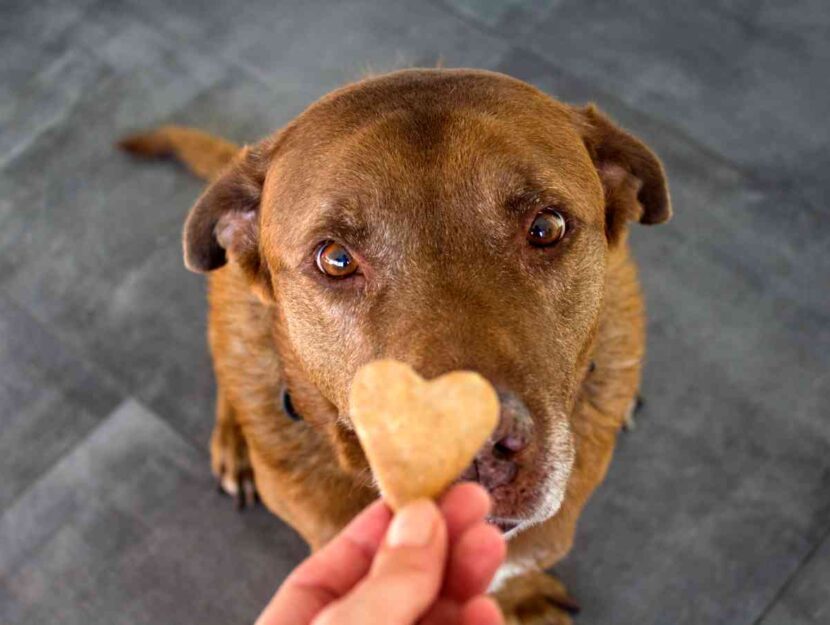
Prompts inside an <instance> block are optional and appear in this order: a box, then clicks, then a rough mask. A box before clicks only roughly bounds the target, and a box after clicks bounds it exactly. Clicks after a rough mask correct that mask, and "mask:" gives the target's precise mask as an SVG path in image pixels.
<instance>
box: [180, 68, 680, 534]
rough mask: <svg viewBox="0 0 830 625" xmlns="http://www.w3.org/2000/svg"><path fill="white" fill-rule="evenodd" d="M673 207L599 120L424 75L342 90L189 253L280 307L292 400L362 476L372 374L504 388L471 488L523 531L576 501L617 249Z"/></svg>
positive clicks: (239, 168) (629, 146)
mask: <svg viewBox="0 0 830 625" xmlns="http://www.w3.org/2000/svg"><path fill="white" fill-rule="evenodd" d="M614 137H616V142H615V143H614V144H613V145H610V144H609V143H608V141H609V138H610V139H613V138H614ZM603 141H604V142H605V143H603ZM644 162H645V165H644V164H643V163H644ZM654 175H657V176H658V177H659V180H654V179H653V176H654ZM200 207H201V208H200ZM668 211H669V207H668V197H667V195H666V192H665V182H664V180H663V178H662V170H661V168H660V166H659V163H657V161H656V159H654V157H653V155H652V154H651V153H650V152H649V151H648V150H647V149H646V148H645V147H644V146H642V144H640V143H639V142H637V141H636V140H634V139H632V138H631V137H630V136H628V135H625V134H624V133H622V132H621V131H619V130H618V129H616V128H615V127H613V126H612V125H610V123H609V122H607V121H606V120H605V119H604V118H602V117H601V116H599V115H598V114H597V113H596V112H594V111H593V110H592V109H589V110H586V111H576V110H574V109H572V108H570V107H566V106H564V105H561V104H559V103H557V102H555V101H553V100H551V99H550V98H548V97H547V96H544V95H543V94H541V93H539V92H538V91H536V90H535V89H533V88H531V87H529V86H527V85H524V84H523V83H519V82H517V81H514V80H512V79H508V78H506V77H503V76H499V75H495V74H488V73H483V72H451V71H425V72H415V71H411V72H401V73H398V74H394V75H390V76H387V77H382V78H380V79H374V80H370V81H366V82H363V83H359V84H358V85H356V86H352V87H349V88H346V89H345V90H341V91H340V92H336V93H335V94H333V95H330V96H328V97H327V98H325V99H324V100H322V101H321V102H320V103H318V104H316V105H314V106H313V107H311V108H310V109H309V110H308V111H306V113H304V114H303V115H302V116H300V117H299V118H298V119H297V120H296V121H295V122H294V123H292V124H291V125H290V126H289V127H287V128H286V129H285V130H284V131H283V132H282V133H280V134H278V135H277V136H276V137H275V138H273V139H271V140H269V141H267V142H264V143H263V144H261V145H260V146H256V147H255V148H253V149H252V150H249V151H248V152H247V153H246V154H244V155H243V156H242V157H240V160H239V162H238V163H237V165H236V166H235V168H233V169H232V170H230V171H229V172H228V173H227V174H225V176H224V177H223V178H222V179H220V180H219V181H217V182H216V183H215V184H214V186H213V187H212V188H211V189H209V190H208V191H207V192H206V194H205V196H203V198H202V199H201V200H200V202H199V203H198V204H197V206H196V207H195V208H194V211H193V214H192V215H191V218H190V219H189V222H188V226H187V228H186V234H185V243H186V249H187V254H188V262H189V264H190V265H191V266H193V267H196V268H198V269H210V268H212V267H214V266H218V265H219V264H222V262H224V260H225V258H226V257H227V256H230V257H231V258H232V259H233V260H235V261H236V262H238V263H239V264H240V265H241V266H242V267H243V268H244V269H246V271H247V274H248V275H249V277H250V279H251V282H252V286H253V287H254V288H255V289H257V290H258V292H259V293H260V294H261V296H262V298H263V299H264V300H266V301H267V302H271V303H273V304H274V305H275V306H276V307H277V309H278V311H279V319H280V322H279V328H278V331H279V332H278V336H279V337H280V340H279V343H280V350H281V357H282V359H283V363H284V368H285V375H286V381H287V383H288V385H289V388H290V389H291V391H292V396H293V401H294V403H295V405H296V406H297V407H298V408H299V410H300V412H301V413H303V414H304V416H306V418H307V419H308V420H310V421H312V422H314V423H316V424H317V425H318V426H319V427H321V428H324V429H326V430H327V431H328V432H329V434H330V435H331V437H332V442H333V444H334V445H335V446H336V447H337V450H338V453H339V457H340V459H341V463H342V464H343V465H344V468H346V469H347V470H350V471H353V472H360V471H366V470H367V469H366V464H365V459H364V458H363V455H362V453H361V452H360V449H359V444H358V443H357V441H356V437H355V436H354V434H353V432H352V429H351V425H350V421H349V406H348V392H349V385H350V382H351V379H352V376H353V375H354V373H355V371H356V369H357V368H358V367H359V366H360V365H362V364H364V363H366V362H368V361H370V360H373V359H375V358H396V359H398V360H402V361H405V362H407V363H409V364H411V365H413V366H414V367H415V368H416V370H418V371H419V372H420V373H421V374H422V375H423V376H425V377H434V376H437V375H440V374H441V373H444V372H447V371H449V370H453V369H472V370H476V371H478V372H480V373H482V374H483V375H485V376H486V377H487V378H488V379H490V380H491V381H492V382H493V384H494V385H495V386H496V388H497V389H498V390H499V393H500V397H501V399H502V406H503V408H502V419H501V424H500V426H499V429H498V430H497V433H496V434H495V435H494V438H493V440H492V441H491V442H490V443H488V445H487V446H486V448H485V449H484V450H482V452H481V453H480V454H479V455H478V456H477V458H476V461H475V463H474V464H473V466H472V467H471V468H470V470H469V471H468V472H467V473H466V474H465V475H466V477H468V478H472V479H478V480H479V481H480V482H481V483H482V484H483V485H485V486H486V487H488V488H489V489H490V491H491V493H492V495H493V498H494V502H495V506H494V510H493V515H494V517H496V518H497V519H498V520H499V521H500V523H501V524H502V526H503V527H505V528H506V529H509V528H513V527H516V526H518V525H527V524H530V523H533V522H539V521H542V520H544V519H546V518H548V517H550V516H551V515H552V514H554V513H555V512H556V510H557V509H558V507H559V505H560V503H561V501H562V497H563V496H564V492H565V487H566V484H567V479H568V475H569V473H570V469H571V465H572V463H573V449H574V444H573V440H572V434H571V428H570V426H569V422H568V415H569V413H570V411H571V407H572V405H573V402H574V399H575V396H576V393H577V390H578V388H579V385H580V382H581V381H582V379H583V378H584V374H585V371H586V368H587V366H588V361H589V358H590V349H591V346H592V341H593V337H594V334H595V332H596V329H597V324H598V320H599V316H600V311H601V307H602V301H603V288H604V282H605V269H606V257H607V255H608V250H609V246H613V245H614V244H615V243H616V242H617V241H618V240H619V238H620V237H621V236H622V235H621V232H622V229H623V228H624V222H625V221H628V220H631V219H640V220H643V221H648V222H656V221H662V220H664V219H665V218H667V217H668ZM206 228H207V232H206ZM458 418H459V419H463V418H464V415H458Z"/></svg>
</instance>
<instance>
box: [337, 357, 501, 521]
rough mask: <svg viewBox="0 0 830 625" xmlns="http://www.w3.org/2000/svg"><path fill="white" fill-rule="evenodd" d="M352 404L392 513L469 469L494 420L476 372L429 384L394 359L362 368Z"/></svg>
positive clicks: (488, 393)
mask: <svg viewBox="0 0 830 625" xmlns="http://www.w3.org/2000/svg"><path fill="white" fill-rule="evenodd" d="M349 401H350V412H351V418H352V423H353V424H354V427H355V430H356V431H357V435H358V438H359V439H360V443H361V444H362V446H363V450H364V451H365V452H366V457H367V458H368V460H369V464H370V465H371V467H372V471H373V473H374V475H375V479H376V480H377V483H378V486H379V487H380V492H381V495H382V496H383V497H384V499H386V501H387V502H388V503H389V505H390V506H391V507H392V508H393V509H395V510H397V509H399V508H401V507H402V506H404V505H405V504H406V503H408V502H410V501H413V500H415V499H419V498H421V497H429V498H435V497H438V496H439V495H440V494H441V493H442V492H443V491H444V490H445V489H446V488H447V487H448V486H449V485H450V484H452V482H453V481H455V479H456V478H457V477H458V476H459V475H460V474H461V472H462V471H464V469H465V468H467V466H469V464H470V462H472V460H473V457H474V456H475V454H476V452H477V451H478V450H479V449H480V448H481V446H482V445H483V444H484V443H485V441H486V440H487V438H488V437H489V436H490V435H491V434H492V433H493V430H495V428H496V425H497V423H498V419H499V399H498V395H497V394H496V391H495V390H494V389H493V387H492V386H491V385H490V383H489V382H488V381H487V380H485V379H484V378H483V377H482V376H480V375H479V374H477V373H474V372H472V371H453V372H451V373H447V374H445V375H442V376H441V377H439V378H436V379H434V380H430V381H427V380H424V379H423V378H422V377H421V376H419V375H418V374H417V373H416V372H415V371H414V370H413V369H412V368H411V367H410V366H408V365H406V364H404V363H402V362H398V361H395V360H376V361H374V362H371V363H369V364H367V365H365V366H363V367H361V368H360V369H359V370H358V372H357V374H356V375H355V377H354V380H353V381H352V387H351V395H350V400H349Z"/></svg>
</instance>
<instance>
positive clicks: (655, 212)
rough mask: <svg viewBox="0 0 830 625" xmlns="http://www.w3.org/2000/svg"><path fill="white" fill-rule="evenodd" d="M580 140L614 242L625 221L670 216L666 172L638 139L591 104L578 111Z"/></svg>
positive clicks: (649, 221) (659, 219)
mask: <svg viewBox="0 0 830 625" xmlns="http://www.w3.org/2000/svg"><path fill="white" fill-rule="evenodd" d="M579 113H580V114H581V116H582V129H583V140H584V141H585V146H586V147H587V148H588V153H589V154H590V155H591V158H592V159H593V161H594V164H595V165H596V168H597V172H598V173H599V177H600V180H602V186H603V188H604V189H605V212H606V219H605V223H606V232H607V234H608V239H609V241H611V242H612V243H613V242H616V241H617V240H618V239H619V237H620V235H621V234H622V232H623V231H624V229H625V226H626V224H627V223H628V222H629V221H639V222H640V223H643V224H660V223H663V222H664V221H668V219H669V218H670V217H671V199H670V198H669V188H668V185H667V182H666V173H665V171H663V165H662V164H661V163H660V160H659V159H658V158H657V156H656V155H655V154H654V152H652V151H651V150H650V149H649V148H648V147H647V146H646V145H645V144H644V143H643V142H642V141H640V140H639V139H637V138H636V137H633V136H632V135H630V134H628V133H627V132H625V131H624V130H623V129H621V128H620V127H619V126H617V125H616V124H614V123H613V122H612V121H611V120H609V119H608V118H607V117H605V115H603V114H602V113H600V111H599V110H597V108H596V107H595V106H593V105H589V106H587V107H585V108H584V109H582V110H581V111H579Z"/></svg>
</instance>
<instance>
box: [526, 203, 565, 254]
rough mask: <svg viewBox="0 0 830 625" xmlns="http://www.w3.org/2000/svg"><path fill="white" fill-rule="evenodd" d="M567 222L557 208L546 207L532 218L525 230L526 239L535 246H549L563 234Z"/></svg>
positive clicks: (560, 238)
mask: <svg viewBox="0 0 830 625" xmlns="http://www.w3.org/2000/svg"><path fill="white" fill-rule="evenodd" d="M566 229H567V223H566V222H565V218H564V217H563V216H562V213H560V212H559V211H557V210H554V209H552V208H546V209H545V210H543V211H541V212H539V213H538V214H537V215H536V217H534V218H533V222H532V223H531V224H530V228H528V231H527V240H528V242H529V243H530V244H531V245H534V246H536V247H551V246H553V245H556V244H557V243H559V241H561V240H562V237H564V236H565V230H566Z"/></svg>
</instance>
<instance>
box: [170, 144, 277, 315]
mask: <svg viewBox="0 0 830 625" xmlns="http://www.w3.org/2000/svg"><path fill="white" fill-rule="evenodd" d="M265 152H266V151H265V149H264V148H262V147H260V146H254V147H246V148H243V149H242V150H241V151H240V153H239V154H238V155H237V156H236V157H235V158H234V160H233V161H232V162H231V163H230V164H229V165H228V167H227V169H225V171H224V172H223V173H222V174H220V175H219V177H218V178H216V180H215V181H214V182H213V183H211V185H210V186H209V187H208V188H207V189H206V190H205V192H204V193H202V196H201V197H200V198H199V199H198V200H196V204H194V205H193V208H191V209H190V213H189V214H188V216H187V220H186V221H185V224H184V233H183V237H182V239H183V245H184V264H185V265H186V266H187V268H188V269H190V270H191V271H195V272H198V273H206V272H209V271H212V270H214V269H218V268H219V267H222V266H223V265H225V264H226V263H227V262H228V261H229V260H230V261H232V262H234V263H236V264H238V265H239V266H240V267H241V268H242V270H243V271H244V272H245V274H246V275H247V276H248V278H249V279H250V280H251V284H252V286H253V287H254V288H255V290H256V292H257V294H258V295H260V297H263V296H265V297H266V299H267V296H268V294H270V278H269V276H268V269H267V267H266V266H265V264H264V263H263V262H262V258H261V256H260V250H259V212H260V210H259V208H260V199H261V197H262V185H263V183H264V181H265V172H266V168H267V160H268V159H267V156H266V154H265Z"/></svg>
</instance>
